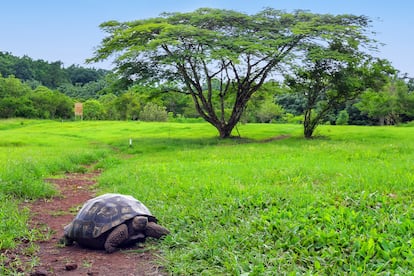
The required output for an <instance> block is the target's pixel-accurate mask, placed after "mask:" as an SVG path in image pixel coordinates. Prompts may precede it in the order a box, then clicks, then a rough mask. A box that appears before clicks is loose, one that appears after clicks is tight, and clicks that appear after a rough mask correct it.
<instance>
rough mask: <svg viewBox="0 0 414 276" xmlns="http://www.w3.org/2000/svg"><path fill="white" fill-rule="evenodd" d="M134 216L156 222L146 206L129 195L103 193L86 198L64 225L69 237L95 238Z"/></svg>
mask: <svg viewBox="0 0 414 276" xmlns="http://www.w3.org/2000/svg"><path fill="white" fill-rule="evenodd" d="M135 216H147V217H148V221H153V222H157V219H156V218H155V217H154V216H153V215H152V214H151V212H150V211H149V210H148V208H147V207H146V206H145V205H144V204H142V203H141V202H140V201H139V200H137V199H135V198H134V197H132V196H129V195H122V194H104V195H101V196H98V197H95V198H92V199H90V200H88V201H87V202H86V203H85V204H84V205H83V207H82V209H80V211H79V212H78V214H77V215H76V217H75V219H74V220H73V221H72V222H71V223H70V224H68V225H67V226H65V235H66V236H68V237H69V238H71V239H74V240H76V239H80V238H81V239H95V238H98V237H99V236H101V235H102V234H104V233H106V232H107V231H109V230H111V229H113V228H114V227H116V226H118V225H120V224H122V223H124V222H125V221H127V220H129V219H132V218H133V217H135Z"/></svg>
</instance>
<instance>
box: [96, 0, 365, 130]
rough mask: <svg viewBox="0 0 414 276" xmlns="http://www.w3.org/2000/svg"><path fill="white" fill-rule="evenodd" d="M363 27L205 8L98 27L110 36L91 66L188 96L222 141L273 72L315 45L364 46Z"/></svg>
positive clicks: (348, 21) (356, 21) (352, 19)
mask: <svg viewBox="0 0 414 276" xmlns="http://www.w3.org/2000/svg"><path fill="white" fill-rule="evenodd" d="M368 23H369V20H368V19H367V18H366V17H363V16H351V15H340V16H332V15H320V14H312V13H309V12H305V11H296V12H294V13H285V12H282V11H278V10H273V9H265V10H263V11H262V12H259V13H258V14H255V15H251V16H249V15H246V14H243V13H239V12H235V11H229V10H218V9H209V8H203V9H198V10H196V11H194V12H190V13H166V14H163V16H162V17H158V18H150V19H146V20H137V21H132V22H125V23H120V22H116V21H109V22H105V23H103V24H101V28H102V29H103V30H104V31H106V32H107V33H108V34H109V36H108V37H107V38H105V39H104V40H103V41H102V43H101V45H100V47H99V48H98V50H97V51H96V54H95V56H94V57H93V58H91V59H90V61H99V60H103V59H106V58H108V57H109V56H110V55H114V54H117V57H116V63H117V69H118V71H119V72H120V73H121V74H122V75H123V76H124V77H125V78H127V79H129V80H131V81H137V82H141V83H147V84H154V83H155V84H158V85H162V86H164V87H165V89H166V90H168V91H174V92H180V93H184V94H188V95H190V96H191V98H192V100H193V101H194V105H195V108H196V110H197V112H198V113H199V114H200V116H201V117H202V118H204V119H205V120H206V121H207V122H209V123H210V124H212V125H213V126H214V127H216V128H217V130H218V131H219V133H220V137H223V138H225V137H229V136H230V134H231V131H232V129H233V128H234V126H235V125H236V124H237V122H238V121H239V120H240V118H241V115H242V113H243V111H244V110H245V108H246V106H247V103H248V101H249V100H250V98H251V97H252V95H253V94H254V93H256V92H257V91H258V90H259V89H260V87H261V86H262V85H263V84H264V82H265V81H266V80H267V79H268V77H270V76H271V75H272V73H273V72H274V71H275V70H276V69H280V68H281V67H282V66H283V65H285V64H287V63H288V62H289V61H292V60H294V59H295V58H296V57H299V56H300V54H301V53H302V52H303V49H305V48H312V47H314V46H315V45H320V44H324V43H328V44H330V45H334V44H335V43H336V44H338V41H346V45H347V46H349V47H354V48H355V45H357V46H364V44H366V43H368V42H369V41H370V40H369V39H368V38H367V37H366V36H365V35H364V33H363V31H364V30H365V28H366V27H367V26H368ZM343 45H344V43H343V44H341V45H340V46H343ZM314 48H315V47H314ZM341 54H342V55H343V56H346V55H347V53H345V52H342V53H341Z"/></svg>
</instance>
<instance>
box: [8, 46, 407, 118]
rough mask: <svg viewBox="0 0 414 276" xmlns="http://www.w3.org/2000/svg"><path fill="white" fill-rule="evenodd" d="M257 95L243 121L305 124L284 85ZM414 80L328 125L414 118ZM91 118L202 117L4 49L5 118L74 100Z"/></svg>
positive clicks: (62, 111) (138, 89)
mask: <svg viewBox="0 0 414 276" xmlns="http://www.w3.org/2000/svg"><path fill="white" fill-rule="evenodd" d="M261 90H262V91H261V93H258V94H257V95H255V96H254V97H253V98H252V99H251V101H250V103H249V105H248V107H247V109H246V110H245V112H244V115H243V118H242V120H241V122H244V123H247V122H259V123H270V122H278V123H301V122H302V121H303V109H304V104H305V101H304V99H303V98H301V96H300V94H297V93H292V91H289V89H287V88H286V87H284V86H283V84H281V83H278V82H275V81H269V82H267V83H265V85H264V86H263V87H262V88H261ZM413 98H414V80H413V78H409V77H407V76H399V77H395V76H394V77H393V79H390V81H389V83H388V84H387V85H386V86H385V87H384V88H383V89H382V91H376V92H375V93H374V92H372V93H369V92H367V93H365V94H364V95H362V96H361V97H359V98H357V99H355V100H352V101H348V102H347V103H346V104H343V105H341V106H338V107H337V108H336V109H335V110H334V111H333V112H331V114H329V115H328V116H327V119H326V122H325V123H327V124H350V125H378V124H397V123H405V122H409V121H412V120H414V111H413V110H414V106H413V102H414V100H413ZM75 102H82V103H83V119H85V120H143V121H167V120H174V121H183V120H185V121H189V120H199V121H202V119H201V118H199V115H198V114H197V112H196V111H195V108H194V106H193V103H192V101H191V98H190V97H188V96H186V95H183V94H179V93H177V94H171V93H163V92H162V91H161V89H160V90H154V89H153V88H151V89H150V88H147V87H143V86H139V85H131V83H127V82H125V80H124V79H121V78H118V77H117V76H116V74H115V73H114V72H112V71H109V70H104V69H96V68H85V67H82V66H79V65H70V66H69V67H66V68H65V67H64V66H63V63H62V62H61V61H55V62H47V61H44V60H33V59H32V58H30V57H28V56H23V57H17V56H14V55H13V54H12V53H8V52H0V118H14V117H22V118H39V119H65V120H72V119H74V118H75V115H74V103H75Z"/></svg>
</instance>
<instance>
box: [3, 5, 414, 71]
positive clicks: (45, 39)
mask: <svg viewBox="0 0 414 276" xmlns="http://www.w3.org/2000/svg"><path fill="white" fill-rule="evenodd" d="M0 3H1V5H0V7H1V16H0V26H1V27H0V51H3V52H4V51H5V52H11V53H12V54H13V55H16V56H23V55H28V56H29V57H31V58H33V59H43V60H46V61H49V62H51V61H62V62H63V63H64V65H65V66H69V65H72V64H79V65H81V66H88V67H89V66H93V67H96V68H100V67H103V68H107V69H109V68H110V65H109V63H102V64H92V65H85V64H84V61H85V59H87V58H90V57H91V56H92V55H93V51H94V48H95V47H97V46H98V45H99V44H100V42H101V40H102V39H103V38H104V37H105V33H103V32H102V31H101V30H100V29H99V24H100V23H102V22H105V21H108V20H118V21H121V22H123V21H131V20H135V19H144V18H149V17H156V16H158V15H159V14H160V13H162V12H174V11H178V12H186V11H192V10H195V9H197V8H200V7H212V8H222V9H232V10H237V11H241V12H245V13H248V14H253V13H256V12H258V11H260V10H261V9H263V8H264V7H271V8H275V9H281V10H285V11H288V12H289V11H292V10H295V9H305V10H310V11H311V12H315V13H331V14H345V13H346V14H355V15H366V16H368V17H370V18H371V19H373V20H374V21H373V24H372V25H373V26H372V30H373V31H375V32H377V35H376V36H375V38H376V39H377V40H379V41H380V42H382V43H385V46H382V47H380V51H379V53H377V56H379V57H381V58H386V59H388V60H390V61H391V63H392V64H393V65H394V67H396V68H397V69H398V70H400V71H401V72H402V73H408V74H409V75H410V76H411V77H414V29H413V28H414V12H413V11H414V1H411V0H394V1H388V0H382V1H381V0H273V1H270V0H263V1H262V0H221V1H219V0H210V1H207V0H182V1H179V0H176V1H174V0H152V1H149V0H135V1H133V0H116V1H115V0H37V1H34V0H0Z"/></svg>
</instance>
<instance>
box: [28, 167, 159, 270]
mask: <svg viewBox="0 0 414 276" xmlns="http://www.w3.org/2000/svg"><path fill="white" fill-rule="evenodd" d="M97 176H99V172H91V173H84V174H78V173H72V174H66V175H65V177H64V178H62V179H47V181H48V182H51V183H53V184H55V185H56V187H57V189H59V191H60V196H58V197H55V198H53V199H49V200H39V201H36V202H34V203H28V204H26V207H28V208H30V210H31V212H32V214H33V216H32V221H31V226H32V227H37V228H38V229H45V230H44V231H51V233H52V234H51V236H50V238H49V239H48V240H45V241H41V242H39V243H38V245H39V247H40V250H39V252H38V253H37V257H38V259H39V263H38V265H37V266H36V267H35V268H34V269H32V271H30V272H28V273H27V275H33V276H34V275H38V276H39V275H47V276H49V275H165V274H166V273H163V272H162V268H161V267H159V266H157V265H156V263H155V262H156V257H155V256H154V255H153V254H151V253H150V252H144V253H137V251H139V250H137V249H138V248H137V247H135V248H131V249H124V250H122V251H117V252H115V253H112V254H107V253H105V252H104V251H96V250H89V249H84V248H80V247H79V246H77V245H74V246H70V247H62V246H61V245H59V239H60V238H61V236H62V235H63V227H64V226H65V225H66V224H68V223H69V222H70V221H71V220H72V219H73V218H74V216H75V214H76V212H77V210H78V208H80V207H81V205H82V204H83V203H84V202H85V201H86V200H88V199H90V198H92V197H94V196H95V193H94V191H93V185H94V184H95V179H96V177H97ZM141 252H143V250H141ZM24 258H26V260H25V261H26V262H29V261H30V260H31V259H32V258H33V256H30V257H29V256H26V257H24V256H23V258H22V259H24Z"/></svg>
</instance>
